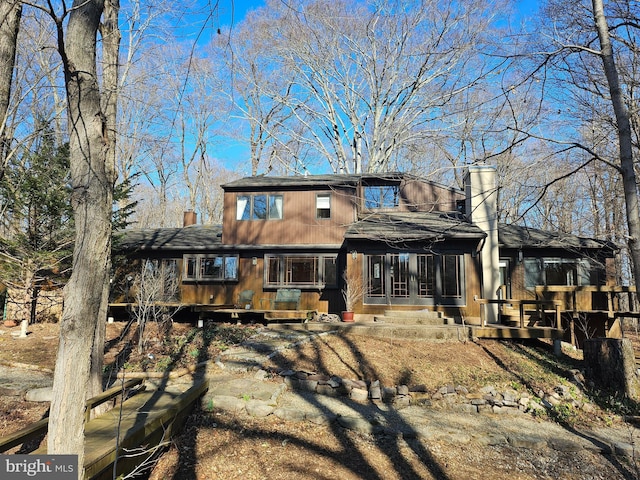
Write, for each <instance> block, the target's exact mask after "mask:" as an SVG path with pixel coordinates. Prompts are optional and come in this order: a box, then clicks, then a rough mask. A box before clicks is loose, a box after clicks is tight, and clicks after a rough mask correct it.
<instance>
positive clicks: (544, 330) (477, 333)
mask: <svg viewBox="0 0 640 480" xmlns="http://www.w3.org/2000/svg"><path fill="white" fill-rule="evenodd" d="M470 328H471V336H472V337H476V338H494V339H511V340H530V339H536V338H549V339H551V340H562V338H563V336H564V330H561V329H558V328H551V327H508V326H505V325H499V324H489V325H485V326H481V327H478V326H471V327H470Z"/></svg>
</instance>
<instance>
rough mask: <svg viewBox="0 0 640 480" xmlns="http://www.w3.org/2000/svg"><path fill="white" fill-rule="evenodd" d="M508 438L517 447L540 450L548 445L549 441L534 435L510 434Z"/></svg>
mask: <svg viewBox="0 0 640 480" xmlns="http://www.w3.org/2000/svg"><path fill="white" fill-rule="evenodd" d="M507 440H508V441H509V444H510V445H511V446H512V447H515V448H528V449H530V450H540V449H542V448H544V447H546V446H547V441H546V440H545V439H544V438H540V437H535V436H532V435H509V436H508V437H507Z"/></svg>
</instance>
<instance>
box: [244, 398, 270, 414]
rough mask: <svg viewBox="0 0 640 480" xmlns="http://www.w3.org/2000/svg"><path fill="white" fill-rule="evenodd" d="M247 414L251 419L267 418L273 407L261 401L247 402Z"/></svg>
mask: <svg viewBox="0 0 640 480" xmlns="http://www.w3.org/2000/svg"><path fill="white" fill-rule="evenodd" d="M245 408H246V410H247V413H248V414H249V415H251V416H252V417H259V418H262V417H267V416H269V415H271V414H272V413H273V411H274V410H275V407H273V406H272V405H269V404H267V403H265V402H263V401H262V400H249V401H248V402H247V404H246V405H245Z"/></svg>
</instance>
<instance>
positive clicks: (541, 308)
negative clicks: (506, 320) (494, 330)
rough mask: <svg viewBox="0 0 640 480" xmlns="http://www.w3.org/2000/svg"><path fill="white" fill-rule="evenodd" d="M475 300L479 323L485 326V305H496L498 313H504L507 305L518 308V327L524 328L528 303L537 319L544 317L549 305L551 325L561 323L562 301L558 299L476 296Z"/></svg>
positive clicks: (555, 325)
mask: <svg viewBox="0 0 640 480" xmlns="http://www.w3.org/2000/svg"><path fill="white" fill-rule="evenodd" d="M475 301H476V302H478V303H479V304H480V325H481V326H483V327H485V326H486V314H485V308H484V306H485V305H498V311H499V314H501V315H504V309H505V307H507V306H509V307H511V308H517V309H518V316H519V323H520V328H525V324H524V318H525V306H526V305H530V306H533V307H535V310H536V312H537V314H538V317H537V318H539V319H542V318H544V316H545V314H546V313H547V312H546V310H547V308H545V307H549V309H550V310H553V315H554V322H553V323H552V325H551V326H552V327H554V328H560V325H562V324H561V307H562V302H560V301H558V300H531V299H524V300H523V299H515V298H505V299H490V298H476V299H475Z"/></svg>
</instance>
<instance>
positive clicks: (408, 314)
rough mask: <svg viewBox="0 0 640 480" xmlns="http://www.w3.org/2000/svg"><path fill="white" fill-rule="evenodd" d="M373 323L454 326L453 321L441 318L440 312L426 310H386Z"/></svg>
mask: <svg viewBox="0 0 640 480" xmlns="http://www.w3.org/2000/svg"><path fill="white" fill-rule="evenodd" d="M373 321H374V322H376V323H385V324H392V325H425V326H431V327H443V326H446V325H455V321H454V319H452V318H448V317H443V316H442V314H441V313H440V312H431V311H428V310H419V311H405V310H387V311H385V312H384V315H376V316H375V317H374V318H373Z"/></svg>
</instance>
